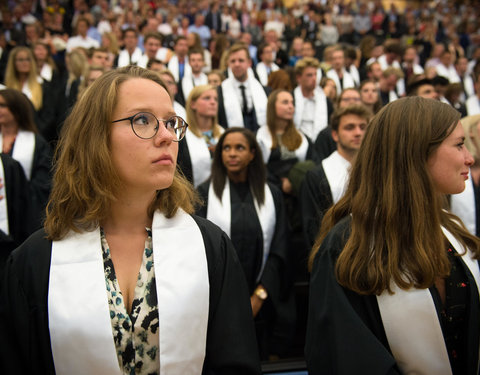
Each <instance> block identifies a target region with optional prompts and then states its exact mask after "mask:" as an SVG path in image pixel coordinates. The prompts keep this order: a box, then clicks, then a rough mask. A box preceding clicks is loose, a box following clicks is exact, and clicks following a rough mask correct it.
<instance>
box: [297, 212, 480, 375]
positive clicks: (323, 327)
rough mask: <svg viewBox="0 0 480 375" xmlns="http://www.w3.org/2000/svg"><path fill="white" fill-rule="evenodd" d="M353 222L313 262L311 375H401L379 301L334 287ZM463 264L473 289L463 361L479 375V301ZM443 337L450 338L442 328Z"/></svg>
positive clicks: (341, 226) (333, 234)
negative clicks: (387, 334)
mask: <svg viewBox="0 0 480 375" xmlns="http://www.w3.org/2000/svg"><path fill="white" fill-rule="evenodd" d="M350 222H351V219H350V217H346V218H344V219H342V220H341V221H340V222H339V223H338V224H337V225H336V226H335V227H334V228H333V229H332V230H331V231H330V232H329V234H328V235H327V237H326V238H325V240H324V241H323V243H322V245H321V246H320V249H319V251H318V253H317V256H316V257H315V261H314V265H313V271H312V276H311V282H310V307H309V318H308V326H307V338H306V346H305V356H306V362H307V367H308V370H309V374H312V375H317V374H338V375H342V374H345V375H346V374H372V375H384V374H401V371H400V369H399V367H398V365H397V363H396V361H395V358H394V357H393V355H392V353H391V350H390V347H389V345H388V341H387V338H386V334H385V330H384V328H383V324H382V319H381V315H380V311H379V307H378V302H377V299H376V296H374V295H359V294H357V293H354V292H352V291H350V290H348V289H345V288H343V287H342V286H340V285H339V284H338V282H337V281H336V278H335V275H334V269H335V262H336V259H337V257H338V255H339V254H340V252H341V250H342V249H343V247H344V245H345V243H346V241H347V239H348V236H349V235H350V230H351V228H350ZM461 263H462V267H463V271H464V276H465V277H466V278H467V280H468V283H469V285H470V288H469V291H468V297H467V298H468V301H469V303H468V310H467V316H468V323H467V327H468V331H467V332H464V333H465V335H466V336H467V338H466V340H467V343H468V344H467V347H468V353H467V354H466V357H467V359H466V361H465V363H466V367H467V368H468V369H467V370H466V371H465V372H463V374H465V375H476V374H477V371H478V370H477V364H478V347H479V332H480V324H479V317H480V311H479V297H478V291H477V288H476V284H475V280H474V278H473V276H472V275H471V273H470V272H469V271H468V269H467V267H466V266H465V264H464V263H463V262H461ZM448 282H449V279H447V280H446V283H447V284H448ZM430 292H431V295H432V298H433V300H434V303H435V307H436V309H437V312H439V316H440V310H441V309H442V307H441V306H440V305H439V303H438V298H436V297H435V295H436V293H435V288H434V287H432V288H430ZM447 293H448V291H447ZM447 299H448V296H447ZM413 318H414V317H412V319H413ZM442 331H443V334H444V336H446V331H445V327H444V326H442ZM407 345H408V343H407ZM447 349H448V346H447ZM454 374H455V373H454Z"/></svg>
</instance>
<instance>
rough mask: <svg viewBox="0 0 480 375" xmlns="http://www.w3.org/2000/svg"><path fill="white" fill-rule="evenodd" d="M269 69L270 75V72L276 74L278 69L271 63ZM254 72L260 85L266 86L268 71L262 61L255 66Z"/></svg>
mask: <svg viewBox="0 0 480 375" xmlns="http://www.w3.org/2000/svg"><path fill="white" fill-rule="evenodd" d="M270 69H271V73H272V72H276V71H277V70H278V69H280V68H279V67H278V65H277V64H275V63H272V66H271V67H270ZM255 71H256V72H257V75H258V80H259V81H260V83H261V84H262V85H263V86H267V84H268V71H267V66H266V65H265V63H264V62H263V61H260V62H259V63H258V64H257V66H255Z"/></svg>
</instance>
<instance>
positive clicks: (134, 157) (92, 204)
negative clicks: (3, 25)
mask: <svg viewBox="0 0 480 375" xmlns="http://www.w3.org/2000/svg"><path fill="white" fill-rule="evenodd" d="M87 109H88V110H87ZM186 130H187V124H186V122H185V121H184V120H183V119H182V118H180V117H178V116H176V115H175V112H174V110H173V107H172V102H171V100H170V98H169V95H168V91H167V89H166V87H165V86H164V83H163V81H162V80H161V79H160V77H159V76H158V74H157V73H155V72H150V71H148V70H145V69H142V68H139V67H135V66H128V67H125V68H121V69H117V70H114V71H110V72H107V73H105V74H104V75H102V76H101V77H100V78H98V79H97V80H96V81H95V82H94V83H93V84H92V85H91V86H90V87H89V88H88V89H87V90H86V91H85V93H84V94H83V95H82V97H81V98H80V99H79V101H78V102H77V104H76V105H75V107H74V108H73V111H72V113H71V114H70V116H69V117H68V118H67V120H66V123H65V126H64V128H63V132H62V136H61V138H60V141H59V147H58V158H57V161H56V168H55V175H54V182H53V188H52V194H51V197H50V201H49V204H48V208H47V218H46V221H45V225H44V228H43V229H42V230H41V231H39V232H36V233H35V234H33V235H32V236H31V237H30V238H29V239H28V240H27V241H26V242H24V243H23V245H22V246H20V247H19V248H18V249H16V250H15V251H14V252H13V253H12V255H11V256H10V258H9V260H8V261H7V266H6V268H5V278H4V282H3V283H2V291H1V298H2V304H1V306H0V318H1V319H0V321H1V323H0V325H1V327H0V329H1V332H2V335H1V338H0V353H1V354H0V372H1V373H3V374H12V373H22V374H25V373H42V374H54V373H68V374H113V373H124V374H126V373H132V372H133V373H134V372H139V373H145V374H147V373H176V374H187V373H190V374H200V373H202V372H203V373H206V374H260V365H259V360H258V353H257V352H256V348H255V332H254V326H253V320H252V312H251V307H250V300H249V297H250V296H249V294H248V289H247V285H246V282H245V279H244V276H243V270H242V267H241V266H240V263H239V261H238V258H237V256H236V254H235V250H234V249H233V246H232V244H231V242H230V240H229V239H228V237H227V236H226V235H225V234H224V233H223V232H222V231H221V230H220V229H219V228H218V227H216V226H215V225H213V224H212V223H210V222H208V221H206V220H204V219H201V218H198V217H196V216H192V215H191V213H193V212H194V205H195V203H196V202H197V200H198V197H197V195H196V193H195V191H194V190H193V187H192V186H191V185H190V184H189V183H188V182H187V181H186V179H185V178H184V177H183V176H182V175H181V174H180V173H179V172H178V171H177V169H176V159H177V152H178V142H179V141H180V140H181V139H182V138H183V137H184V135H185V132H186Z"/></svg>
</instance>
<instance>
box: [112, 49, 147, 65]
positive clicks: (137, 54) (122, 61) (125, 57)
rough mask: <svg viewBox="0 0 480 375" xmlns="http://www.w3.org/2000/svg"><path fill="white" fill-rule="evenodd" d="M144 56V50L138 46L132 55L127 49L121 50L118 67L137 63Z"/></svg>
mask: <svg viewBox="0 0 480 375" xmlns="http://www.w3.org/2000/svg"><path fill="white" fill-rule="evenodd" d="M141 57H142V50H141V49H140V48H138V47H136V48H135V50H134V51H133V53H132V57H130V54H129V53H128V51H127V50H126V49H124V50H121V51H120V53H119V54H118V64H117V65H118V67H119V68H121V67H124V66H128V65H130V64H137V63H138V61H140V58H141Z"/></svg>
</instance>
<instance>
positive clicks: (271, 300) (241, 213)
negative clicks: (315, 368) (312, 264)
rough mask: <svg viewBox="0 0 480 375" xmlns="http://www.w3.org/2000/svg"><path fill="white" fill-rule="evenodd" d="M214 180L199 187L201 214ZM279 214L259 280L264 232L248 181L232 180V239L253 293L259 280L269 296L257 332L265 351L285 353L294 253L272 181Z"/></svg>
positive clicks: (290, 320) (290, 321) (292, 320)
mask: <svg viewBox="0 0 480 375" xmlns="http://www.w3.org/2000/svg"><path fill="white" fill-rule="evenodd" d="M210 188H212V187H211V186H210V181H207V182H205V183H203V184H201V185H200V186H199V187H198V191H199V193H200V195H201V197H202V199H203V201H204V202H205V205H204V206H202V207H201V208H200V209H199V211H198V214H199V215H200V216H203V217H206V216H207V206H208V191H209V189H210ZM270 189H271V192H272V196H273V200H274V204H275V211H276V218H275V232H274V235H273V239H272V243H271V246H270V252H269V255H268V259H267V261H266V264H265V268H264V270H263V273H262V276H261V278H260V281H259V282H258V283H257V281H256V279H257V277H258V274H259V271H260V268H261V264H262V257H263V235H262V228H261V225H260V222H259V220H258V216H257V212H256V210H255V206H254V200H253V195H252V193H251V191H250V188H249V186H248V184H246V183H243V184H235V183H231V184H230V201H231V210H232V213H231V239H232V243H233V245H234V247H235V250H236V252H237V255H238V257H239V259H240V263H241V264H242V268H243V271H244V273H245V276H246V278H247V283H248V287H249V293H250V295H251V294H253V291H254V289H255V288H256V286H257V285H258V284H261V285H263V286H264V287H265V289H266V290H267V292H268V299H267V300H266V301H265V303H264V305H263V306H262V309H261V310H260V313H259V314H258V315H257V317H256V325H257V336H259V335H260V336H262V337H259V341H260V342H259V346H260V352H261V353H262V354H266V353H275V354H280V355H281V354H284V353H285V352H286V351H287V349H288V348H289V347H290V345H291V340H292V336H293V334H294V330H295V315H296V312H295V301H294V296H293V289H292V271H293V270H292V255H291V254H290V251H291V250H290V249H291V247H290V242H289V240H290V239H289V230H288V224H287V220H286V212H285V207H284V204H283V197H282V193H281V192H280V191H279V190H278V189H277V188H275V186H271V185H270Z"/></svg>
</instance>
